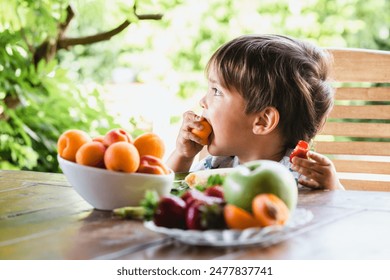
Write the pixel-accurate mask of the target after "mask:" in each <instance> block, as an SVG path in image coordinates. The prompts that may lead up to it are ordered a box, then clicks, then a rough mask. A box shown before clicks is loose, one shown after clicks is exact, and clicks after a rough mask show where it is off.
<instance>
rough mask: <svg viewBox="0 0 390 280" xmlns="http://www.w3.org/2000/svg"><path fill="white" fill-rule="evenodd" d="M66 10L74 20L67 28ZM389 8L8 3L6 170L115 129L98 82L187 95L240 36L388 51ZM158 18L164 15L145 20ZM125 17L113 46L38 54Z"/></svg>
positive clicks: (195, 1) (350, 1)
mask: <svg viewBox="0 0 390 280" xmlns="http://www.w3.org/2000/svg"><path fill="white" fill-rule="evenodd" d="M69 4H71V6H72V8H73V11H74V16H73V18H72V19H71V21H70V23H69V25H68V26H66V29H63V30H61V28H60V24H64V22H66V19H67V15H68V14H69V12H67V7H68V5H69ZM388 11H390V1H388V0H339V1H327V0H306V1H303V0H280V1H274V0H261V1H257V0H241V1H235V0H138V1H137V0H133V1H128V0H113V1H105V0H78V1H75V0H8V1H1V3H0V169H11V168H12V169H31V170H40V171H55V172H57V171H58V167H57V166H58V165H57V161H56V158H55V157H56V139H57V138H58V136H59V134H60V133H61V132H62V131H64V130H66V129H68V128H80V129H84V130H86V131H89V132H90V133H92V134H96V135H97V134H99V133H102V132H104V131H106V130H107V129H108V128H109V127H112V126H115V125H116V121H115V120H114V118H113V116H110V115H109V114H108V113H107V110H106V107H105V104H104V100H103V98H102V90H101V89H102V87H101V86H103V85H104V84H106V83H112V82H113V73H114V72H115V71H116V70H118V69H127V70H128V71H129V72H131V73H132V75H129V77H128V82H133V81H137V82H142V83H158V84H159V85H161V87H163V88H165V89H166V91H169V92H173V93H174V94H175V95H176V96H177V97H178V98H188V97H190V96H193V95H194V94H198V93H200V92H202V91H203V90H204V87H205V80H204V73H203V69H204V66H205V65H206V63H207V60H208V58H209V57H210V55H211V54H212V53H213V51H215V49H216V48H217V47H218V46H220V45H221V44H222V43H224V42H226V41H227V40H229V39H231V38H233V37H236V36H239V35H241V34H247V33H279V34H286V35H290V36H294V37H298V38H302V39H306V40H310V41H313V42H315V43H316V44H319V45H321V46H324V47H328V46H332V47H354V48H370V49H382V50H390V35H389V33H390V13H389V12H388ZM156 14H163V17H162V19H158V17H156V18H153V19H152V20H142V18H139V15H156ZM126 20H127V21H128V22H130V24H129V25H128V26H127V27H126V28H125V29H123V30H122V31H121V32H119V33H118V34H116V35H115V36H113V37H111V39H109V40H107V39H105V40H101V41H99V42H95V43H82V44H76V45H72V46H69V47H67V48H58V49H56V50H55V51H53V52H52V53H50V52H49V51H48V49H45V50H46V52H45V53H42V52H41V53H39V52H37V50H38V49H39V47H40V46H42V45H43V43H45V42H46V43H48V44H47V45H46V46H51V45H50V43H52V42H56V40H58V38H59V37H60V35H63V34H59V32H63V33H64V34H65V35H66V37H69V38H78V37H83V36H90V35H95V34H98V33H102V32H106V31H109V30H112V29H114V28H116V27H118V26H119V25H120V24H121V23H123V22H124V21H126ZM34 54H35V58H34ZM38 54H40V56H39V55H38ZM37 57H38V58H39V59H37ZM183 110H184V109H183ZM171 119H172V120H176V121H177V120H179V119H180V118H179V117H178V116H171ZM129 122H130V120H129ZM131 124H133V125H134V124H135V125H136V123H134V119H132V123H131ZM135 133H138V132H135Z"/></svg>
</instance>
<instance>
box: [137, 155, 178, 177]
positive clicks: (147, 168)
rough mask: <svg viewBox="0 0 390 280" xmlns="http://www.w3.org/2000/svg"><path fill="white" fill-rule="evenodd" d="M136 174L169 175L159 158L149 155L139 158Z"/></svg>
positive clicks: (167, 169)
mask: <svg viewBox="0 0 390 280" xmlns="http://www.w3.org/2000/svg"><path fill="white" fill-rule="evenodd" d="M137 172H138V173H149V174H169V173H170V171H169V168H168V167H167V166H166V165H165V164H164V163H163V162H162V160H161V159H160V158H158V157H155V156H150V155H146V156H141V159H140V164H139V167H138V170H137Z"/></svg>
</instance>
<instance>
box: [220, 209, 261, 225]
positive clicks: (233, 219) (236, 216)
mask: <svg viewBox="0 0 390 280" xmlns="http://www.w3.org/2000/svg"><path fill="white" fill-rule="evenodd" d="M223 216H224V218H225V222H226V225H227V226H228V228H230V229H240V230H243V229H246V228H251V227H260V226H261V225H260V222H259V221H258V220H256V218H255V217H254V216H253V215H252V214H251V213H249V212H248V211H246V210H244V209H242V208H240V207H237V206H235V205H233V204H227V205H225V207H224V208H223Z"/></svg>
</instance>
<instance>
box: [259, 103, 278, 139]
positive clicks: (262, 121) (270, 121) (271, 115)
mask: <svg viewBox="0 0 390 280" xmlns="http://www.w3.org/2000/svg"><path fill="white" fill-rule="evenodd" d="M279 118H280V115H279V111H278V110H277V109H276V108H275V107H267V108H265V109H264V110H263V111H261V112H260V113H258V114H257V116H256V118H255V121H254V122H253V133H254V134H259V135H265V134H268V133H270V132H271V131H273V130H274V129H275V128H276V127H277V126H278V124H279Z"/></svg>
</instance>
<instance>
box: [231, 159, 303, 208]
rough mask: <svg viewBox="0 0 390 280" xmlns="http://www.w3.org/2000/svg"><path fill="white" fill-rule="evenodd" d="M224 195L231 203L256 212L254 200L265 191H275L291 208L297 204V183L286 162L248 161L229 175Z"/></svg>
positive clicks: (273, 192)
mask: <svg viewBox="0 0 390 280" xmlns="http://www.w3.org/2000/svg"><path fill="white" fill-rule="evenodd" d="M223 189H224V198H225V201H226V203H227V204H233V205H236V206H238V207H240V208H242V209H244V210H246V211H248V212H252V200H253V199H254V197H255V196H256V195H258V194H261V193H272V194H274V195H276V196H277V197H279V198H280V199H281V200H283V201H284V203H286V205H287V207H288V208H289V209H290V210H293V209H294V208H295V207H296V204H297V199H298V189H297V183H296V181H295V178H294V176H293V175H292V174H291V172H290V171H289V170H288V169H287V168H286V167H285V166H283V165H282V164H280V163H278V162H275V161H270V160H256V161H251V162H248V163H245V164H243V165H241V166H239V167H237V168H235V171H234V172H230V173H229V174H228V175H226V177H225V180H224V183H223Z"/></svg>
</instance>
